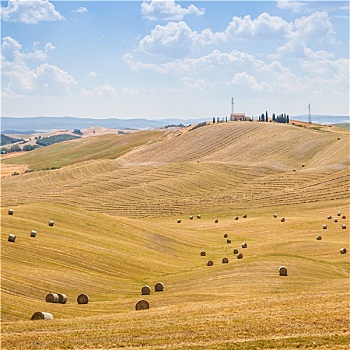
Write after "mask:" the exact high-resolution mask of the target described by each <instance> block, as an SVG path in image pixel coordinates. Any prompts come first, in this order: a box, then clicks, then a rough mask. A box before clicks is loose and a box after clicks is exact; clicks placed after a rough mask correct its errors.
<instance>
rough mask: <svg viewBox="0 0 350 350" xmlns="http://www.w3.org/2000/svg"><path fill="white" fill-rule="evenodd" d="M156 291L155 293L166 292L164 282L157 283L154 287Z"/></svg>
mask: <svg viewBox="0 0 350 350" xmlns="http://www.w3.org/2000/svg"><path fill="white" fill-rule="evenodd" d="M154 291H155V292H163V291H164V283H162V282H157V283H156V284H155V285H154Z"/></svg>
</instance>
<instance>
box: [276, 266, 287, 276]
mask: <svg viewBox="0 0 350 350" xmlns="http://www.w3.org/2000/svg"><path fill="white" fill-rule="evenodd" d="M278 272H279V274H280V276H288V271H287V268H286V267H285V266H281V267H280V268H279V270H278Z"/></svg>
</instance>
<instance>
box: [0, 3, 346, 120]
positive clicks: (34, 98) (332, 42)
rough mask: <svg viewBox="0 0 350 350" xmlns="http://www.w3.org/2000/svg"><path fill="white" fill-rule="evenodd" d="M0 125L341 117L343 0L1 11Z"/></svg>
mask: <svg viewBox="0 0 350 350" xmlns="http://www.w3.org/2000/svg"><path fill="white" fill-rule="evenodd" d="M1 39H2V42H1V45H2V47H1V102H2V116H13V117H16V116H18V117H25V116H75V117H90V118H123V119H130V118H148V119H165V118H181V119H188V118H208V117H214V116H215V117H224V116H228V115H229V114H230V113H231V98H232V97H233V98H234V102H235V104H234V111H235V112H243V113H246V114H247V115H249V116H251V115H253V116H257V115H259V114H261V113H263V112H265V111H266V110H267V111H268V112H269V113H270V114H272V113H276V114H280V113H287V114H289V115H291V116H293V115H300V114H307V112H308V104H309V103H310V104H311V111H312V114H328V115H349V114H350V113H349V1H319V2H316V1H300V2H296V1H254V2H252V1H186V2H185V1H172V0H167V1H159V0H157V1H154V0H153V1H55V2H54V1H52V2H51V1H48V0H36V1H2V2H1Z"/></svg>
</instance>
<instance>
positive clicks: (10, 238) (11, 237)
mask: <svg viewBox="0 0 350 350" xmlns="http://www.w3.org/2000/svg"><path fill="white" fill-rule="evenodd" d="M7 240H8V241H9V242H12V243H15V240H16V235H13V234H12V233H11V234H10V235H9V238H8V239H7Z"/></svg>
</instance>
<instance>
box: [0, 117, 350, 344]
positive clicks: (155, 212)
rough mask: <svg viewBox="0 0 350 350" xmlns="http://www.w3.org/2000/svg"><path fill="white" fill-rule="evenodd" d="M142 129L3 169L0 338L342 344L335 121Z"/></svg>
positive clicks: (339, 145)
mask: <svg viewBox="0 0 350 350" xmlns="http://www.w3.org/2000/svg"><path fill="white" fill-rule="evenodd" d="M137 134H138V133H134V134H133V139H132V140H133V144H135V143H137V142H138V140H137V138H136V136H135V135H137ZM99 137H100V136H96V137H95V139H96V140H95V141H94V142H98V141H97V140H98V138H99ZM101 137H102V136H101ZM104 137H106V136H104ZM108 137H111V136H108ZM115 137H118V136H115ZM123 137H124V135H123ZM147 137H148V136H147ZM338 137H340V140H338ZM140 138H142V141H141V140H140V144H143V145H142V146H139V147H135V146H130V147H129V148H128V145H125V144H123V145H122V146H120V147H123V150H122V151H120V152H119V149H118V147H119V143H118V142H117V141H116V142H115V143H114V146H113V147H114V150H113V152H115V154H116V158H115V159H95V160H92V156H91V157H90V158H89V156H88V155H87V153H88V152H91V153H94V150H93V147H91V143H87V144H88V145H89V147H88V148H87V149H85V148H84V147H83V146H82V145H81V146H79V147H82V148H80V151H79V152H80V154H81V155H82V156H81V158H79V157H78V156H76V157H75V158H74V159H75V160H76V163H75V164H71V165H67V166H63V167H62V168H61V169H57V170H50V171H37V172H32V173H27V174H22V175H20V176H15V177H11V176H10V177H4V178H3V179H2V212H1V215H2V231H1V249H2V252H1V253H2V258H1V260H2V285H1V293H2V303H1V307H2V309H1V312H2V344H1V346H2V349H113V348H114V349H119V348H123V349H141V348H142V349H167V348H168V349H297V348H315V349H347V348H348V347H349V345H350V341H349V335H350V330H349V312H350V308H349V301H350V299H349V298H350V292H349V287H350V284H349V272H350V271H349V234H348V228H347V229H342V224H346V225H347V227H349V225H348V224H349V222H348V221H349V220H348V218H349V214H350V213H349V200H348V198H349V134H348V133H347V132H346V131H339V130H337V129H332V130H331V131H329V132H319V131H318V130H316V129H310V128H300V127H296V126H292V125H279V124H278V125H277V124H271V123H268V124H267V123H266V124H264V123H227V124H216V125H208V126H205V127H201V128H197V129H195V130H191V128H187V129H183V130H178V131H174V132H167V133H164V135H163V134H162V133H161V132H157V133H155V134H154V138H153V139H152V138H147V143H145V142H144V141H145V135H142V133H140ZM77 142H82V143H83V142H87V141H82V140H78V141H74V143H77ZM110 142H113V141H112V140H110ZM56 147H62V145H53V146H50V147H48V148H52V149H51V150H50V152H51V154H55V155H56V157H57V158H59V154H60V153H59V151H57V148H56ZM75 147H78V146H77V145H76V146H75ZM126 150H129V151H126ZM38 151H39V150H36V151H33V153H32V154H33V157H34V156H35V152H38ZM99 152H101V154H105V153H104V152H102V150H101V149H100V151H99ZM118 155H120V156H118ZM26 156H28V155H26ZM21 157H23V156H20V157H16V158H14V159H16V162H17V164H27V165H28V163H26V161H24V160H23V159H22V163H21ZM86 157H88V159H90V160H88V161H86V159H87V158H86ZM34 158H35V157H34ZM102 158H105V157H104V156H103V157H102ZM107 158H109V157H107ZM26 159H28V158H26ZM43 159H44V158H43ZM50 161H51V162H55V161H57V160H56V159H55V157H52V158H50V160H48V159H46V160H45V162H46V163H45V166H48V167H50V166H52V163H51V164H50ZM302 164H305V167H302ZM37 166H38V168H40V167H41V165H40V164H38V165H37ZM29 167H30V164H29ZM293 169H295V170H296V171H293ZM9 208H13V209H14V214H13V215H8V214H7V211H8V209H9ZM338 211H340V212H341V215H342V216H343V215H345V216H346V219H343V218H342V216H340V217H338V222H334V220H328V219H327V216H328V215H332V217H337V212H338ZM273 213H277V214H278V217H277V218H274V217H273ZM198 214H201V218H200V219H197V215H198ZM243 214H247V215H248V217H247V218H243ZM190 215H193V217H194V218H193V220H190V219H189V216H190ZM235 216H238V217H239V220H235V219H234V218H235ZM281 217H285V219H286V220H285V222H283V223H282V222H281V221H280V218H281ZM177 219H181V223H178V222H177ZM216 219H219V220H218V223H215V222H214V220H216ZM50 220H54V222H55V224H54V226H53V227H49V226H48V222H49V221H50ZM324 224H327V230H323V229H322V226H323V225H324ZM31 230H36V231H37V234H36V237H35V238H34V237H30V232H31ZM9 234H15V235H16V241H15V243H11V242H8V241H7V238H8V236H9ZM224 234H227V235H228V238H229V239H230V240H231V242H232V243H231V244H227V242H226V238H224ZM317 235H322V240H320V241H319V240H316V236H317ZM244 242H246V243H247V245H248V246H247V248H245V249H242V248H241V245H242V243H244ZM343 247H344V248H346V249H347V250H348V253H346V254H340V249H341V248H343ZM234 248H238V250H239V252H241V253H243V259H237V258H236V256H235V255H234V254H233V249H234ZM202 250H204V251H205V252H206V256H200V252H201V251H202ZM224 257H227V258H228V259H229V263H227V264H223V263H222V258H224ZM208 260H212V261H213V262H214V265H213V266H207V265H206V263H207V261H208ZM282 265H284V266H286V267H287V269H288V276H279V274H278V269H279V267H280V266H282ZM157 282H163V283H164V291H163V292H155V291H154V289H153V286H154V285H155V284H156V283H157ZM144 285H149V286H150V287H151V294H150V295H146V296H142V295H141V288H142V286H144ZM48 293H64V294H66V295H67V298H68V301H67V303H66V304H53V303H46V302H45V296H46V295H47V294H48ZM81 293H86V294H88V296H89V303H88V304H85V305H78V303H77V301H76V298H77V296H78V295H79V294H81ZM140 299H146V300H147V301H148V302H149V304H150V309H149V310H142V311H136V310H135V304H136V303H137V302H138V300H140ZM37 311H43V312H49V313H51V314H52V315H53V318H54V319H53V320H39V321H31V320H30V318H31V316H32V315H33V314H34V313H35V312H37Z"/></svg>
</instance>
